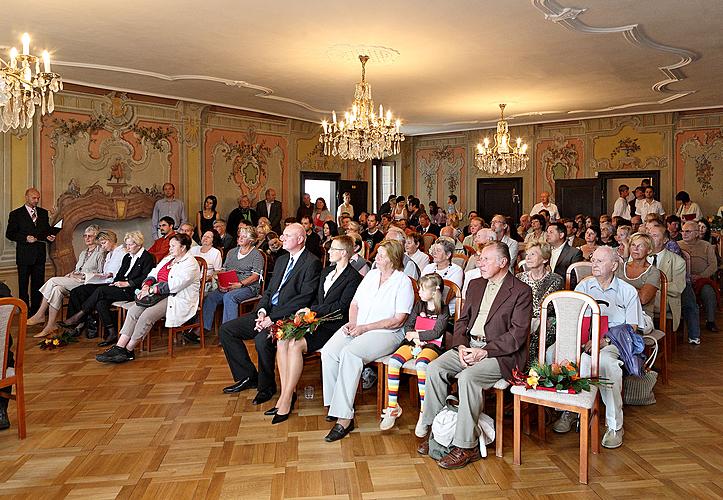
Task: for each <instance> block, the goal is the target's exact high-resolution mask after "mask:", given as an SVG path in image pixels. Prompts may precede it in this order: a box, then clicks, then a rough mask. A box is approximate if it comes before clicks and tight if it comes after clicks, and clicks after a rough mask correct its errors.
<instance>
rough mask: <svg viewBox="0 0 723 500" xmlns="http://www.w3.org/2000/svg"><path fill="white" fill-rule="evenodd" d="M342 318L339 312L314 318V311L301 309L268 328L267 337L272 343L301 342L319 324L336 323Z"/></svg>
mask: <svg viewBox="0 0 723 500" xmlns="http://www.w3.org/2000/svg"><path fill="white" fill-rule="evenodd" d="M343 317H344V316H343V315H342V314H341V313H340V312H339V311H334V312H333V313H329V314H326V315H324V316H319V317H317V316H316V313H315V312H314V311H310V310H309V309H306V308H305V309H302V310H300V311H299V312H297V313H296V314H294V315H293V316H291V317H289V318H287V319H279V320H276V321H275V322H274V323H272V324H271V326H270V327H269V337H271V339H272V340H273V341H278V340H292V339H293V340H301V339H302V338H304V336H306V335H307V334H309V333H313V332H314V331H315V330H316V329H317V328H318V327H319V325H320V324H322V323H324V322H326V321H338V320H340V319H342V318H343Z"/></svg>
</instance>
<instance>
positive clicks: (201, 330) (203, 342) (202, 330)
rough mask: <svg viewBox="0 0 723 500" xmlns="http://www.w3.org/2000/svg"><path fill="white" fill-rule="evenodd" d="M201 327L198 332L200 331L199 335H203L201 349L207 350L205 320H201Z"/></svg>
mask: <svg viewBox="0 0 723 500" xmlns="http://www.w3.org/2000/svg"><path fill="white" fill-rule="evenodd" d="M199 325H200V326H199V328H198V330H199V333H200V334H201V335H200V337H201V349H205V348H206V331H205V329H204V328H203V320H201V322H200V323H199Z"/></svg>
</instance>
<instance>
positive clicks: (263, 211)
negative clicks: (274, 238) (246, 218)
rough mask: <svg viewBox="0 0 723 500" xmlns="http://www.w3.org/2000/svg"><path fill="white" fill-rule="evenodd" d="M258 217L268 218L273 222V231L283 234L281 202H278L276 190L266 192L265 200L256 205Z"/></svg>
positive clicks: (270, 189)
mask: <svg viewBox="0 0 723 500" xmlns="http://www.w3.org/2000/svg"><path fill="white" fill-rule="evenodd" d="M256 215H258V216H259V217H266V218H267V219H269V221H270V222H271V229H273V230H274V232H275V233H276V234H281V202H280V201H276V190H275V189H272V188H269V189H267V190H266V193H265V199H263V200H261V201H260V202H258V203H257V204H256Z"/></svg>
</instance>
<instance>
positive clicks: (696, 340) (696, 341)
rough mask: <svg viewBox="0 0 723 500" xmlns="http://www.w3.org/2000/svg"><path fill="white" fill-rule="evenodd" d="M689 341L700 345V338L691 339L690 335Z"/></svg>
mask: <svg viewBox="0 0 723 500" xmlns="http://www.w3.org/2000/svg"><path fill="white" fill-rule="evenodd" d="M688 343H689V344H695V345H700V338H697V339H691V338H690V337H689V338H688Z"/></svg>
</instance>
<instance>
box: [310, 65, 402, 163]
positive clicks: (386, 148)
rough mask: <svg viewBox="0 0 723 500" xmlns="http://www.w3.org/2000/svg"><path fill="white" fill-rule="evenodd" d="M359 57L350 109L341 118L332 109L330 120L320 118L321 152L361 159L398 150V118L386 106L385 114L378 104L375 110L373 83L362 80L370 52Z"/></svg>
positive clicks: (399, 124)
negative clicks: (358, 78)
mask: <svg viewBox="0 0 723 500" xmlns="http://www.w3.org/2000/svg"><path fill="white" fill-rule="evenodd" d="M359 60H360V61H361V65H362V78H361V82H359V83H357V84H356V87H355V89H354V103H353V104H352V107H351V111H347V112H346V113H344V119H343V120H341V121H337V119H336V112H335V111H332V122H331V123H328V122H327V121H326V120H324V121H322V122H321V126H322V128H323V131H322V133H321V135H320V136H319V142H320V143H322V144H323V145H324V154H325V155H327V156H339V157H341V158H342V159H344V160H347V159H353V160H358V161H360V162H364V161H367V160H369V159H371V158H384V157H385V156H389V155H393V154H397V153H399V145H400V142H401V141H403V140H404V134H402V133H401V132H400V131H399V127H400V126H401V121H400V120H399V119H397V120H396V121H393V118H392V113H391V111H389V110H387V113H386V115H385V114H384V107H383V106H382V105H381V104H380V105H379V114H378V115H376V114H375V113H374V101H373V100H372V86H371V85H370V84H368V83H367V82H366V80H365V76H366V75H365V65H366V63H367V61H368V60H369V56H366V55H361V56H359Z"/></svg>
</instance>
